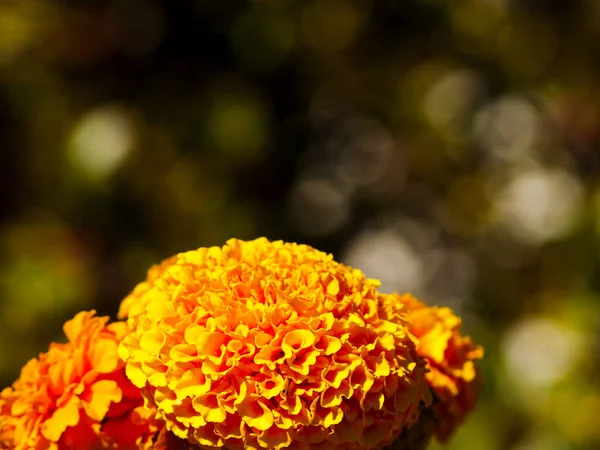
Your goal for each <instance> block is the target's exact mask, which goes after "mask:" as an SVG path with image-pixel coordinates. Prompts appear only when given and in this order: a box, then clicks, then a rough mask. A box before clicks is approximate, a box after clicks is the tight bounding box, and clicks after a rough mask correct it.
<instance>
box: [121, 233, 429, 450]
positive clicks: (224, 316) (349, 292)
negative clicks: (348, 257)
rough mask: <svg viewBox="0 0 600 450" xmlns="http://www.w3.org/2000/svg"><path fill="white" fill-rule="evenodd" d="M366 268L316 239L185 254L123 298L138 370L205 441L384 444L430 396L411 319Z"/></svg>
mask: <svg viewBox="0 0 600 450" xmlns="http://www.w3.org/2000/svg"><path fill="white" fill-rule="evenodd" d="M377 286H378V282H376V281H375V280H369V279H367V278H365V276H364V275H363V274H362V273H361V272H360V271H358V270H356V269H352V268H350V267H347V266H344V265H342V264H339V263H337V262H335V261H334V260H333V258H332V256H331V255H327V254H325V253H322V252H319V251H316V250H314V249H313V248H311V247H308V246H306V245H297V244H289V243H283V242H281V241H279V242H273V243H271V242H269V241H267V240H266V239H264V238H261V239H257V240H255V241H250V242H244V241H240V240H236V239H232V240H230V241H228V242H227V245H225V246H224V247H222V248H219V247H212V248H200V249H198V250H195V251H190V252H186V253H180V254H178V255H176V256H174V257H172V258H170V259H168V260H166V261H165V262H163V263H162V264H161V265H159V266H155V267H153V268H152V269H151V270H150V272H149V274H148V279H147V280H146V281H145V282H143V283H141V284H139V285H138V286H137V287H136V288H135V289H134V290H133V292H132V293H131V294H130V295H129V296H128V297H127V298H126V299H125V300H124V301H123V303H122V305H121V311H120V316H121V317H129V322H130V324H131V330H132V331H131V333H130V334H129V335H128V336H126V337H125V338H124V340H123V341H122V343H121V345H120V347H119V353H120V355H121V357H122V358H123V359H124V360H125V361H126V364H127V366H126V371H127V376H128V377H129V378H130V380H131V381H132V382H133V383H134V384H135V385H136V386H137V387H139V388H141V389H142V391H143V393H144V395H145V396H146V397H147V399H148V400H149V402H150V403H151V404H152V405H153V406H155V407H156V409H157V411H158V415H159V417H160V418H161V419H163V420H164V421H165V422H166V426H167V428H168V429H169V430H171V431H172V432H173V433H174V434H175V435H177V436H178V437H180V438H182V439H187V440H188V441H189V442H191V443H193V444H197V445H199V446H200V447H201V448H206V449H208V448H215V447H226V448H227V449H229V450H235V449H259V448H268V449H281V448H294V449H307V448H309V447H310V448H311V449H313V448H323V449H359V448H360V449H380V448H383V447H384V446H385V445H387V444H389V443H390V442H391V441H392V440H393V439H394V438H395V437H397V436H398V435H399V434H400V433H401V432H402V430H403V429H404V428H405V427H406V426H408V425H411V424H413V423H414V422H416V420H417V418H418V414H419V405H420V403H421V402H422V401H425V402H427V401H429V396H430V392H429V388H428V387H427V385H426V383H425V380H424V371H425V362H424V361H423V360H422V359H421V358H419V356H418V354H417V351H416V345H415V343H414V342H413V340H412V339H411V337H410V335H409V333H408V332H407V329H406V326H405V324H404V323H402V322H399V321H396V322H391V321H388V320H385V319H384V318H382V317H381V314H380V313H381V311H380V310H379V307H378V298H377V291H376V288H377Z"/></svg>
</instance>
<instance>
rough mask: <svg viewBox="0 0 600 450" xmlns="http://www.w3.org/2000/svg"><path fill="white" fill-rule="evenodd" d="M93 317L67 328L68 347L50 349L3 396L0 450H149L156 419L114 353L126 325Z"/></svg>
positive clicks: (82, 317) (71, 322)
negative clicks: (6, 449)
mask: <svg viewBox="0 0 600 450" xmlns="http://www.w3.org/2000/svg"><path fill="white" fill-rule="evenodd" d="M94 314H95V311H90V312H81V313H79V314H77V315H76V316H75V317H74V318H73V319H71V320H69V321H68V322H66V323H65V325H64V327H63V329H64V332H65V335H66V336H67V338H68V342H67V343H64V344H58V343H52V344H50V348H49V351H48V352H47V353H42V354H40V356H39V358H37V359H32V360H30V361H29V362H28V363H27V364H26V365H25V366H24V367H23V368H22V370H21V376H20V378H19V379H18V380H17V381H15V382H14V383H13V385H12V387H9V388H6V389H4V390H3V391H2V392H1V393H0V423H1V424H2V429H1V432H0V448H10V449H15V450H25V449H36V450H42V449H43V450H62V449H101V448H111V449H126V450H129V449H131V450H133V449H149V448H152V445H153V439H154V437H155V436H156V434H157V433H158V430H159V427H158V422H157V421H156V420H155V419H154V416H155V412H154V411H152V410H150V409H148V408H146V407H145V406H144V404H143V397H142V395H141V392H140V390H139V389H137V388H136V387H135V386H134V385H133V384H132V383H131V382H130V381H129V380H128V379H127V377H126V376H125V367H124V363H123V362H122V361H121V360H120V359H119V357H118V353H117V347H118V345H119V342H120V341H121V339H122V338H123V336H124V335H125V333H126V332H127V331H128V330H127V324H126V323H124V322H116V323H111V324H107V322H108V317H95V316H94Z"/></svg>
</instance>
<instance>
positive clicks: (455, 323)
mask: <svg viewBox="0 0 600 450" xmlns="http://www.w3.org/2000/svg"><path fill="white" fill-rule="evenodd" d="M381 302H382V305H384V309H385V310H386V311H387V314H388V315H389V316H390V317H394V316H396V317H402V316H404V317H405V318H406V320H407V321H408V323H409V329H410V332H411V333H412V334H413V335H414V336H416V338H417V343H418V344H417V346H418V347H417V348H418V352H419V355H421V356H422V357H423V358H425V359H426V360H427V368H428V372H427V373H426V374H425V378H426V379H427V383H428V384H429V386H430V387H431V389H432V390H433V391H434V393H435V396H436V397H437V398H436V402H435V403H434V404H433V405H432V410H433V412H434V416H435V418H436V424H435V426H434V427H433V433H434V434H435V436H436V438H437V439H438V440H439V441H441V442H446V441H448V439H449V438H450V436H451V435H452V434H453V433H454V431H455V430H456V428H457V427H458V426H459V425H460V424H461V423H462V422H463V421H464V419H465V416H466V415H467V414H468V413H469V412H470V411H471V410H472V409H473V408H474V407H475V405H476V403H477V394H478V391H479V387H480V383H481V377H480V374H479V371H478V370H477V368H476V366H475V363H474V361H475V360H477V359H480V358H482V357H483V349H482V348H481V347H480V346H478V345H475V344H474V343H473V341H472V340H471V338H470V337H466V336H463V335H462V334H461V332H460V331H461V320H460V318H459V317H458V316H456V315H455V314H454V313H453V312H452V310H451V309H450V308H446V307H443V308H438V307H429V306H427V305H426V304H425V303H423V302H421V301H419V300H417V299H415V298H414V297H413V296H412V295H410V294H405V295H398V294H391V295H382V296H381Z"/></svg>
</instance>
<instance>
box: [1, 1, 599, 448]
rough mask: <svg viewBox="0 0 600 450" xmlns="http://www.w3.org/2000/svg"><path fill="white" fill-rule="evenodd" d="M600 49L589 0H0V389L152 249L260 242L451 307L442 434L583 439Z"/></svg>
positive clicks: (123, 288)
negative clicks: (467, 397)
mask: <svg viewBox="0 0 600 450" xmlns="http://www.w3.org/2000/svg"><path fill="white" fill-rule="evenodd" d="M599 45H600V2H598V1H596V0H570V1H564V0H356V1H354V0H318V1H287V0H277V1H275V0H273V1H255V2H242V1H223V2H218V1H208V0H196V1H176V2H175V1H170V2H169V1H166V0H165V1H158V0H156V1H152V0H113V1H100V0H98V1H95V0H89V1H83V0H81V1H75V0H72V1H66V0H65V1H52V0H47V1H32V0H4V1H2V2H1V3H0V139H1V140H0V144H1V148H0V309H1V319H0V379H1V381H2V386H7V385H8V384H10V383H11V382H12V381H13V380H14V379H15V378H16V377H17V376H18V373H19V369H20V367H21V366H22V364H23V363H25V362H26V361H27V360H28V359H29V358H30V357H33V356H35V355H37V353H38V352H40V351H43V350H45V349H46V348H47V346H48V343H49V342H50V341H51V340H53V339H62V332H61V325H62V323H63V322H64V320H66V319H68V318H70V317H71V316H72V315H73V314H74V313H76V312H77V311H79V310H82V309H90V308H96V309H97V310H98V311H99V313H101V314H109V315H111V316H113V317H114V316H115V313H116V310H117V305H118V303H119V301H120V299H121V298H123V297H124V296H125V295H126V294H127V293H128V292H129V291H130V290H131V289H132V288H133V286H134V285H135V284H136V283H137V282H138V281H140V280H142V279H143V277H144V276H145V271H146V269H147V268H148V267H149V266H150V265H151V264H152V263H154V262H158V261H160V260H161V259H162V258H165V257H167V256H170V255H171V254H174V253H176V252H178V251H183V250H187V249H192V248H197V247H200V246H211V245H222V244H223V243H224V242H225V241H226V240H227V239H228V238H230V237H238V238H242V239H251V238H255V237H258V236H267V237H268V238H270V239H285V240H289V241H298V242H302V243H307V244H311V245H313V246H315V247H317V248H319V249H321V250H324V251H328V252H333V253H334V255H335V256H336V258H338V259H340V260H343V261H345V262H347V263H348V264H350V265H353V266H356V267H358V268H360V269H362V270H363V271H364V272H366V273H367V274H368V275H369V276H371V277H376V278H379V279H380V280H381V281H382V282H383V290H385V291H396V290H397V291H401V292H403V291H411V292H413V293H415V294H416V295H418V296H420V297H421V298H423V299H426V300H427V301H429V302H431V303H437V304H443V305H449V306H451V307H452V308H454V309H455V310H456V311H457V312H458V313H459V314H460V315H461V316H462V317H463V318H464V326H465V329H466V332H467V333H469V334H471V335H473V336H474V337H475V339H476V340H477V341H478V342H480V343H481V344H483V345H484V346H485V349H486V358H485V360H484V361H482V363H481V367H482V368H483V370H484V373H485V382H486V390H485V393H484V395H483V398H482V400H481V403H480V405H479V408H478V410H477V411H476V412H475V413H474V414H473V415H472V416H471V417H470V419H469V421H468V423H467V424H466V425H465V426H464V427H463V429H462V430H461V431H460V433H459V434H458V435H457V436H456V437H455V439H454V441H453V442H452V444H451V445H450V446H449V447H447V448H449V449H461V450H471V449H472V450H481V449H485V450H504V449H511V450H567V449H597V448H600V427H598V425H597V424H598V415H597V414H598V411H599V410H600V377H599V375H598V374H599V373H600V370H599V369H600V367H599V366H600V345H599V343H600V340H599V339H598V336H599V331H600V303H599V297H600V283H599V280H600V278H599V274H600V259H599V257H598V255H599V245H600V241H599V238H600V186H599V183H598V181H599V178H598V175H599V174H600V155H599V153H598V152H599V150H600V145H599V144H600V141H599V126H600V116H599V111H598V105H600V86H599V77H598V74H599V73H600V46H599ZM436 448H437V447H436Z"/></svg>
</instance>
